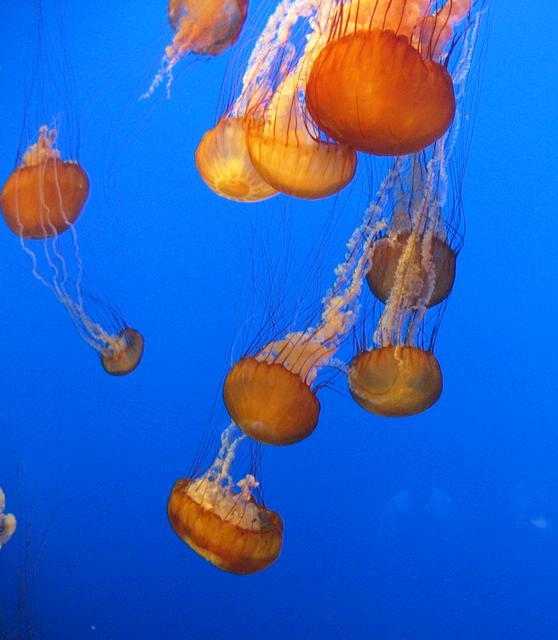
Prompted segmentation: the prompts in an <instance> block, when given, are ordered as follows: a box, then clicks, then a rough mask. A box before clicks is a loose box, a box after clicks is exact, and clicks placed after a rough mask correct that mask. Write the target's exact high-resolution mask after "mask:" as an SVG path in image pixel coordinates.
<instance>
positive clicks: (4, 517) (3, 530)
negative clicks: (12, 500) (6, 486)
mask: <svg viewBox="0 0 558 640" xmlns="http://www.w3.org/2000/svg"><path fill="white" fill-rule="evenodd" d="M5 508H6V497H5V495H4V492H3V491H2V488H0V549H1V548H2V545H4V544H6V542H8V540H9V539H10V538H11V537H12V536H13V534H14V532H15V530H16V525H17V523H16V518H15V516H14V514H13V513H4V509H5Z"/></svg>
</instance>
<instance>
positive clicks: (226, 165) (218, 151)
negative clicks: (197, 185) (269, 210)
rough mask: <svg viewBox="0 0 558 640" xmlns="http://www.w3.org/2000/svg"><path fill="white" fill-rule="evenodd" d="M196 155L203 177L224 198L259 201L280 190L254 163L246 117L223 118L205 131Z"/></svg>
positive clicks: (198, 167)
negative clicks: (259, 171) (251, 156)
mask: <svg viewBox="0 0 558 640" xmlns="http://www.w3.org/2000/svg"><path fill="white" fill-rule="evenodd" d="M195 159H196V168H197V170H198V173H199V174H200V176H201V177H202V179H203V181H204V182H205V183H206V184H207V186H208V187H209V188H210V189H211V190H212V191H214V192H215V193H217V194H218V195H220V196H222V197H223V198H227V199H229V200H235V201H237V202H259V201H261V200H266V199H267V198H271V197H272V196H274V195H276V194H277V190H276V189H274V188H273V187H272V186H271V185H270V184H269V183H268V182H266V181H265V180H264V179H263V178H262V176H261V175H260V174H259V173H258V172H257V171H256V169H255V168H254V165H253V164H252V161H251V159H250V154H249V153H248V147H247V142H246V125H245V122H244V120H243V119H242V118H232V117H227V116H224V117H223V118H221V119H220V120H219V122H218V123H217V125H216V126H215V127H213V129H210V130H209V131H207V132H206V133H205V134H204V136H203V138H202V139H201V141H200V143H199V145H198V148H197V149H196V155H195Z"/></svg>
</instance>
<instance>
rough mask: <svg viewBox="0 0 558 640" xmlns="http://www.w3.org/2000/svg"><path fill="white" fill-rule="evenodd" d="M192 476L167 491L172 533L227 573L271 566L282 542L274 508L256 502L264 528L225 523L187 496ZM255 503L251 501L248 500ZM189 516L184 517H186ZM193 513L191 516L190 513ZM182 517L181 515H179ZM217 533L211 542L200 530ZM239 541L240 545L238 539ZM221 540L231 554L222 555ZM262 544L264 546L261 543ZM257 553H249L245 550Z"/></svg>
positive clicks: (279, 517) (251, 571) (277, 516)
mask: <svg viewBox="0 0 558 640" xmlns="http://www.w3.org/2000/svg"><path fill="white" fill-rule="evenodd" d="M192 482H194V479H193V478H181V479H179V480H177V481H176V482H175V483H174V485H173V487H172V489H171V492H170V494H169V499H168V502H167V516H168V519H169V523H170V525H171V527H172V529H173V531H174V532H175V534H176V535H177V536H178V537H179V538H180V539H181V540H182V541H183V542H184V543H186V544H187V545H188V546H189V547H190V548H191V549H192V550H193V551H195V552H196V553H197V554H198V555H199V556H201V557H202V558H204V559H205V560H207V561H208V562H210V563H211V564H213V565H214V566H216V567H218V568H219V569H221V570H223V571H227V572H228V573H235V574H238V575H248V574H253V573H257V572H258V571H262V570H264V569H267V568H268V567H269V566H271V565H272V564H273V563H274V562H275V561H276V560H277V558H278V557H279V554H280V552H281V548H282V544H283V520H282V518H281V516H280V515H279V514H278V513H277V512H276V511H271V510H270V509H267V508H266V507H264V506H262V505H259V504H257V508H258V512H263V513H265V514H266V521H267V523H268V528H267V529H266V530H263V531H262V530H252V529H246V528H244V527H241V526H240V525H238V524H235V523H232V522H227V521H226V520H224V519H223V518H221V517H220V516H219V515H217V514H216V513H213V512H212V511H210V510H209V509H206V508H205V507H204V506H203V505H202V504H200V503H199V502H196V500H194V499H193V498H192V497H191V496H189V495H188V487H189V485H190V484H191V483H192ZM252 502H254V504H256V503H255V501H253V500H252ZM188 514H190V515H191V516H192V517H191V518H190V519H189V520H188V518H187V516H188ZM192 514H193V515H192ZM181 516H182V517H181ZM206 529H207V531H210V532H218V533H219V536H218V537H217V538H218V539H217V542H215V541H214V542H213V543H211V540H210V538H209V537H208V536H207V535H204V531H205V530H206ZM238 540H240V541H241V544H240V543H239V542H238ZM225 542H229V543H230V548H229V551H231V549H232V552H231V554H236V555H232V557H229V558H226V557H225V556H224V546H225ZM264 542H265V543H269V551H268V553H266V554H264V553H262V543H264ZM263 546H264V547H265V546H266V545H263ZM249 548H252V549H253V550H254V551H257V552H258V557H254V554H252V555H250V554H249V553H248V549H249Z"/></svg>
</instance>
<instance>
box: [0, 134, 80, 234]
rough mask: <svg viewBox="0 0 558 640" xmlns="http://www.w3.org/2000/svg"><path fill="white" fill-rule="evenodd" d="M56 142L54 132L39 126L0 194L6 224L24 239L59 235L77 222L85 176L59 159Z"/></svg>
mask: <svg viewBox="0 0 558 640" xmlns="http://www.w3.org/2000/svg"><path fill="white" fill-rule="evenodd" d="M55 141H56V130H55V129H50V130H49V129H48V127H46V126H42V127H41V128H40V130H39V137H38V140H37V142H36V143H34V144H32V145H31V146H30V147H29V148H28V149H27V151H26V152H25V154H24V156H23V161H22V163H21V164H20V165H19V166H18V167H17V168H16V169H15V171H14V172H13V173H12V174H11V175H10V176H9V178H8V180H7V181H6V183H5V185H4V187H3V189H2V192H1V193H0V208H1V209H2V213H3V214H4V220H5V221H6V224H7V225H8V227H9V228H10V229H11V230H12V231H13V232H14V233H16V234H17V235H19V236H21V237H23V238H29V239H34V238H49V237H51V236H57V235H59V234H61V233H62V232H63V231H65V230H66V229H68V228H69V227H70V226H71V225H73V224H74V223H75V222H76V220H77V219H78V217H79V215H80V213H81V211H82V209H83V206H84V204H85V201H86V200H87V196H88V194H89V178H88V177H87V174H86V173H85V171H84V170H83V169H82V168H81V166H80V165H79V164H78V163H77V162H75V161H72V160H63V159H62V158H61V155H60V151H59V150H58V149H57V148H56V146H55Z"/></svg>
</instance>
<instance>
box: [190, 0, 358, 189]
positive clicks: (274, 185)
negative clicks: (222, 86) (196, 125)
mask: <svg viewBox="0 0 558 640" xmlns="http://www.w3.org/2000/svg"><path fill="white" fill-rule="evenodd" d="M329 14H330V7H329V4H328V3H324V2H321V0H305V1H304V2H299V3H294V2H292V1H290V0H283V1H282V2H280V3H279V5H278V6H277V8H276V10H275V12H274V13H273V14H272V16H271V17H270V18H269V20H268V22H267V24H266V27H265V28H264V30H263V32H262V33H261V35H260V37H259V38H258V40H257V42H256V44H255V46H254V49H253V51H252V53H251V55H250V59H249V61H248V64H247V68H246V71H245V73H244V76H243V81H242V88H241V90H240V93H239V96H238V97H237V99H236V100H235V101H234V103H233V104H232V106H231V107H230V108H229V109H228V110H227V112H226V114H225V116H223V117H222V118H221V120H220V121H219V124H218V125H217V127H215V129H213V130H211V131H210V132H208V133H207V134H206V135H205V136H204V138H203V139H202V142H201V143H200V146H199V147H198V150H197V152H196V165H197V167H198V171H199V173H200V175H201V176H202V178H203V179H204V181H205V182H206V184H207V185H208V186H209V187H210V188H211V189H213V190H214V191H215V192H216V193H218V194H219V195H222V196H224V197H228V198H230V199H234V200H239V201H254V200H261V199H263V198H265V197H268V196H269V194H273V193H276V192H277V191H280V192H282V193H285V194H287V195H290V196H295V197H299V198H307V199H317V198H324V197H327V196H329V195H332V194H334V193H337V192H338V191H340V190H341V189H343V188H344V187H345V186H346V185H347V184H349V183H350V182H351V180H352V178H353V176H354V173H355V168H356V163H357V158H356V154H355V152H354V151H353V150H352V149H351V148H349V147H347V146H346V145H343V144H338V143H336V142H332V141H329V140H325V139H322V138H321V136H320V132H319V131H318V129H317V127H316V125H315V124H314V123H313V122H312V121H311V120H310V118H308V116H307V114H306V110H305V107H304V88H305V85H306V79H307V76H308V73H309V71H310V68H311V65H312V62H313V60H314V58H315V56H316V55H317V53H318V52H319V50H320V48H321V47H323V46H324V45H325V44H326V42H327V38H326V37H325V35H324V34H325V24H326V23H327V17H328V16H329ZM301 31H303V32H304V33H303V34H302V35H301V33H300V32H301ZM217 133H219V136H217ZM208 136H212V137H211V140H212V141H214V145H213V146H212V147H209V146H208V141H209V139H208ZM217 143H218V144H217ZM232 143H234V144H232ZM208 151H211V153H208ZM216 157H217V158H218V162H217V161H216V159H215V158H216ZM256 176H259V180H257V179H256ZM240 177H242V179H239V178H240ZM254 181H255V182H257V183H258V185H259V189H257V190H254V189H253V188H249V186H250V185H251V184H252V183H253V182H254ZM239 182H240V183H241V184H243V185H245V186H243V188H242V189H239V188H238V184H239ZM219 184H224V185H227V186H228V188H222V187H220V186H219ZM266 184H267V185H268V187H267V191H266V190H265V188H264V185H266ZM254 195H255V196H257V197H254Z"/></svg>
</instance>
